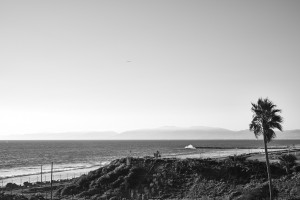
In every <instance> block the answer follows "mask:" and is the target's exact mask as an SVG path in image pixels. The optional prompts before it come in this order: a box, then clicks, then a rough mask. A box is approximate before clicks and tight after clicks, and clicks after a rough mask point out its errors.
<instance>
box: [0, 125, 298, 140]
mask: <svg viewBox="0 0 300 200" xmlns="http://www.w3.org/2000/svg"><path fill="white" fill-rule="evenodd" d="M276 136H277V138H276V139H280V140H296V139H300V129H295V130H285V131H283V132H278V134H276ZM255 139H256V138H255V137H254V135H253V133H251V132H250V131H249V130H240V131H233V130H229V129H224V128H214V127H206V126H195V127H189V128H180V127H173V126H172V127H168V126H166V127H161V128H154V129H137V130H129V131H125V132H121V133H117V132H114V131H93V132H62V133H38V134H22V135H7V136H2V140H255Z"/></svg>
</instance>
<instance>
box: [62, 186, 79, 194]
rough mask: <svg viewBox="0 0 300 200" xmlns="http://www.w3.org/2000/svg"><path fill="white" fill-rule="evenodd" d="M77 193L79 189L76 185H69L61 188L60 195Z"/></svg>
mask: <svg viewBox="0 0 300 200" xmlns="http://www.w3.org/2000/svg"><path fill="white" fill-rule="evenodd" d="M78 193H79V189H78V186H77V185H69V186H67V187H64V188H63V189H62V190H61V195H74V194H78Z"/></svg>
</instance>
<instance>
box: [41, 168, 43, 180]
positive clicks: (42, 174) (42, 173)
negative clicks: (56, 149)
mask: <svg viewBox="0 0 300 200" xmlns="http://www.w3.org/2000/svg"><path fill="white" fill-rule="evenodd" d="M42 183H43V165H41V184H42Z"/></svg>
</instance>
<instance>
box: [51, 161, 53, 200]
mask: <svg viewBox="0 0 300 200" xmlns="http://www.w3.org/2000/svg"><path fill="white" fill-rule="evenodd" d="M52 174H53V162H51V200H52Z"/></svg>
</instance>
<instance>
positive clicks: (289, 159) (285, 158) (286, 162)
mask: <svg viewBox="0 0 300 200" xmlns="http://www.w3.org/2000/svg"><path fill="white" fill-rule="evenodd" d="M278 159H279V163H280V164H281V165H282V167H283V168H284V169H285V170H286V173H287V174H289V173H290V170H291V168H292V167H293V166H295V164H296V160H297V157H296V156H295V155H293V154H283V155H281V156H279V157H278Z"/></svg>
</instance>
